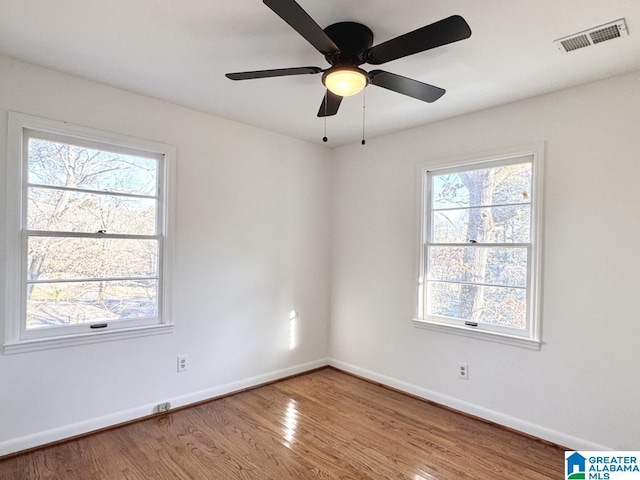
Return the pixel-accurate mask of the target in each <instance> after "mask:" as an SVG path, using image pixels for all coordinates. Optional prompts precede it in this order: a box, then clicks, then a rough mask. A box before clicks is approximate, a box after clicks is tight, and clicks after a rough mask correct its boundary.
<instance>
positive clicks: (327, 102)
mask: <svg viewBox="0 0 640 480" xmlns="http://www.w3.org/2000/svg"><path fill="white" fill-rule="evenodd" d="M340 102H342V97H341V96H340V95H336V94H335V93H331V91H330V90H327V91H326V93H325V95H324V98H323V99H322V105H320V110H318V116H319V117H330V116H331V115H335V114H336V113H338V108H340Z"/></svg>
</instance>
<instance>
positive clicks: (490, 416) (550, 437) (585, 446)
mask: <svg viewBox="0 0 640 480" xmlns="http://www.w3.org/2000/svg"><path fill="white" fill-rule="evenodd" d="M329 365H331V366H333V367H335V368H338V369H340V370H344V371H345V372H349V373H352V374H354V375H358V376H359V377H363V378H366V379H368V380H371V381H374V382H377V383H381V384H382V385H386V386H388V387H391V388H394V389H397V390H400V391H402V392H405V393H409V394H411V395H415V396H416V397H420V398H423V399H425V400H429V401H432V402H435V403H438V404H440V405H444V406H447V407H450V408H453V409H455V410H458V411H460V412H464V413H468V414H469V415H473V416H475V417H479V418H482V419H484V420H488V421H490V422H493V423H496V424H498V425H502V426H505V427H508V428H512V429H514V430H518V431H519V432H523V433H526V434H528V435H532V436H534V437H537V438H541V439H543V440H547V441H549V442H553V443H556V444H558V445H563V446H565V447H567V448H571V449H573V450H583V451H597V450H613V449H612V448H608V447H605V446H602V445H598V444H596V443H593V442H589V441H587V440H583V439H581V438H576V437H573V436H571V435H567V434H565V433H561V432H557V431H555V430H551V429H549V428H546V427H542V426H540V425H536V424H533V423H530V422H527V421H525V420H521V419H519V418H515V417H510V416H508V415H504V414H502V413H500V412H496V411H494V410H490V409H488V408H484V407H480V406H478V405H475V404H473V403H469V402H465V401H462V400H458V399H456V398H453V397H449V396H447V395H442V394H441V393H437V392H434V391H431V390H428V389H426V388H422V387H418V386H417V385H413V384H410V383H406V382H403V381H401V380H397V379H395V378H392V377H387V376H386V375H381V374H379V373H376V372H372V371H371V370H366V369H364V368H360V367H357V366H355V365H351V364H349V363H346V362H342V361H340V360H335V359H331V360H329Z"/></svg>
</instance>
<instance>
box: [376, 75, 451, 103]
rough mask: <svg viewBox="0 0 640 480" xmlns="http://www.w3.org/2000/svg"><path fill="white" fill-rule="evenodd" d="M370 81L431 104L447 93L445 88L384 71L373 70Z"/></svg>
mask: <svg viewBox="0 0 640 480" xmlns="http://www.w3.org/2000/svg"><path fill="white" fill-rule="evenodd" d="M369 80H370V81H371V83H372V84H373V85H376V86H378V87H382V88H386V89H387V90H392V91H394V92H397V93H401V94H402V95H408V96H410V97H413V98H417V99H418V100H422V101H423V102H429V103H431V102H435V101H436V100H438V99H439V98H440V97H441V96H442V95H444V94H445V92H446V90H445V89H443V88H440V87H434V86H433V85H429V84H428V83H422V82H419V81H417V80H412V79H411V78H407V77H403V76H401V75H396V74H395V73H389V72H385V71H384V70H371V71H370V72H369Z"/></svg>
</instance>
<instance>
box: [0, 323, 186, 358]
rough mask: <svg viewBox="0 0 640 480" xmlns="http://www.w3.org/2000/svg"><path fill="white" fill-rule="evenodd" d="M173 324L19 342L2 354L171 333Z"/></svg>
mask: <svg viewBox="0 0 640 480" xmlns="http://www.w3.org/2000/svg"><path fill="white" fill-rule="evenodd" d="M172 331H173V324H172V323H171V324H162V325H151V326H146V327H134V328H127V329H124V328H123V329H121V330H112V331H109V332H99V333H83V334H78V335H67V336H60V337H50V338H38V339H33V340H20V341H16V342H7V343H5V344H4V354H5V355H11V354H14V353H25V352H35V351H38V350H48V349H52V348H62V347H70V346H75V345H87V344H90V343H101V342H110V341H113V340H124V339H129V338H137V337H147V336H151V335H162V334H166V333H171V332H172Z"/></svg>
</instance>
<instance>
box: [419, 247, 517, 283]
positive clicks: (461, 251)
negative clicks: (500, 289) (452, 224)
mask: <svg viewBox="0 0 640 480" xmlns="http://www.w3.org/2000/svg"><path fill="white" fill-rule="evenodd" d="M427 275H428V279H429V280H443V281H448V282H467V283H484V284H490V285H504V286H509V287H526V285H527V249H526V248H524V247H516V248H510V247H429V252H428V265H427Z"/></svg>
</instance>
